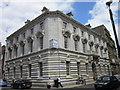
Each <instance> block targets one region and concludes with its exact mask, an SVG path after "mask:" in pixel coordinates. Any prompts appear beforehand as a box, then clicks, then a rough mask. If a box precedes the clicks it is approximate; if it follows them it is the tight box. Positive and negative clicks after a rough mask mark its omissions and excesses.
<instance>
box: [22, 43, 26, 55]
mask: <svg viewBox="0 0 120 90" xmlns="http://www.w3.org/2000/svg"><path fill="white" fill-rule="evenodd" d="M24 54H25V44H23V45H22V55H24Z"/></svg>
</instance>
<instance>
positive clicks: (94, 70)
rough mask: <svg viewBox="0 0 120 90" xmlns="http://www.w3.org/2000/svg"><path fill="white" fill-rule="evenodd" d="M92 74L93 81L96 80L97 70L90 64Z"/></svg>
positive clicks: (93, 64)
mask: <svg viewBox="0 0 120 90" xmlns="http://www.w3.org/2000/svg"><path fill="white" fill-rule="evenodd" d="M92 73H93V79H94V80H97V69H96V65H95V63H94V62H93V63H92Z"/></svg>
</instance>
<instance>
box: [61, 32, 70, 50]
mask: <svg viewBox="0 0 120 90" xmlns="http://www.w3.org/2000/svg"><path fill="white" fill-rule="evenodd" d="M62 33H63V36H64V48H68V45H69V41H68V39H69V38H70V35H71V33H70V32H69V31H63V32H62Z"/></svg>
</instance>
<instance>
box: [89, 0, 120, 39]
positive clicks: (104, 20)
mask: <svg viewBox="0 0 120 90" xmlns="http://www.w3.org/2000/svg"><path fill="white" fill-rule="evenodd" d="M106 1H108V0H99V1H98V2H96V4H95V6H94V8H93V9H92V10H90V11H89V14H91V16H92V18H91V19H89V20H88V23H90V24H91V25H92V27H96V26H98V25H101V24H104V25H105V26H106V28H107V29H108V30H109V32H110V34H111V36H112V38H113V39H114V34H113V29H112V25H111V21H110V16H109V10H108V7H107V6H106V4H105V3H106ZM113 1H114V2H113V3H112V4H111V10H112V12H113V18H114V21H115V26H116V32H118V12H117V11H118V1H119V0H113ZM117 34H118V33H117Z"/></svg>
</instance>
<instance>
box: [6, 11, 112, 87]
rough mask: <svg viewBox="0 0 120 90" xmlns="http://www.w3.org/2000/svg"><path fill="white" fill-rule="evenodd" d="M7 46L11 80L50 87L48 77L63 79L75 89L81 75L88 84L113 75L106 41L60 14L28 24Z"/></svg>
mask: <svg viewBox="0 0 120 90" xmlns="http://www.w3.org/2000/svg"><path fill="white" fill-rule="evenodd" d="M6 43H7V48H6V78H7V79H8V80H13V79H15V80H16V79H30V80H31V81H32V82H33V84H34V85H36V86H46V82H47V80H48V77H51V79H52V80H55V79H56V78H57V77H61V81H62V83H63V85H65V84H66V85H70V84H72V85H73V84H75V83H76V79H77V78H78V76H79V75H81V74H82V75H83V76H84V78H86V81H87V83H92V82H93V78H94V79H96V78H97V77H99V76H102V75H109V74H111V67H110V63H109V57H108V51H107V42H106V39H105V38H103V37H101V36H100V35H99V34H97V33H96V32H94V31H92V30H91V29H90V28H88V27H87V26H84V25H82V24H80V23H78V22H77V21H75V20H74V19H73V18H72V17H70V16H68V15H65V14H63V13H62V12H60V11H58V10H57V11H49V10H46V11H44V12H43V13H42V14H41V15H40V16H38V17H37V18H35V19H34V20H32V21H29V20H27V22H26V24H25V25H24V26H23V27H22V28H20V29H19V30H17V31H16V32H15V33H13V34H12V35H10V36H9V37H7V40H6ZM53 83H54V82H53Z"/></svg>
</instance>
